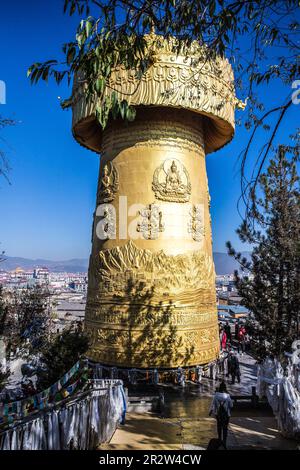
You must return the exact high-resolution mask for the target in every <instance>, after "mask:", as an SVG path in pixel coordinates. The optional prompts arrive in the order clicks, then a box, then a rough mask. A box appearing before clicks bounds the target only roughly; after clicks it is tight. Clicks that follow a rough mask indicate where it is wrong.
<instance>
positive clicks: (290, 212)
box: [227, 146, 300, 360]
mask: <svg viewBox="0 0 300 470" xmlns="http://www.w3.org/2000/svg"><path fill="white" fill-rule="evenodd" d="M289 150H291V149H289V148H288V147H283V146H280V147H279V149H278V151H277V153H276V155H275V158H274V159H272V160H271V161H270V165H269V167H268V168H267V171H266V172H265V173H264V174H262V175H261V176H260V178H259V185H260V195H258V196H255V198H254V199H253V205H252V207H251V214H250V215H251V217H250V218H249V220H248V221H243V223H242V224H241V226H240V228H239V229H238V231H237V232H238V234H239V237H240V239H241V241H242V242H246V243H249V244H251V245H252V246H253V251H252V255H251V261H250V262H247V260H245V259H243V257H242V256H241V254H240V253H237V252H236V251H235V250H234V249H233V248H232V246H231V244H230V243H229V242H228V243H227V247H228V251H229V254H230V255H232V256H234V257H235V259H236V260H237V261H238V262H239V263H240V265H241V269H242V270H243V271H244V276H241V275H239V273H238V272H236V273H235V280H236V286H237V289H238V293H239V295H240V296H241V297H243V304H244V305H245V306H246V307H247V308H248V309H249V310H250V311H251V312H252V315H251V317H250V321H249V325H248V327H249V330H250V333H251V335H252V339H253V350H254V353H255V355H256V357H257V359H259V360H261V359H263V358H265V357H266V356H267V355H269V354H272V355H274V356H277V357H278V356H281V355H283V354H284V352H289V351H290V350H291V344H292V342H293V341H294V340H295V339H297V338H299V334H300V323H299V321H300V317H299V305H300V193H299V177H298V176H297V167H296V164H297V161H298V158H299V148H298V152H295V151H294V149H292V150H293V154H292V156H291V157H290V158H288V157H287V154H288V152H289ZM247 272H250V275H248V274H247Z"/></svg>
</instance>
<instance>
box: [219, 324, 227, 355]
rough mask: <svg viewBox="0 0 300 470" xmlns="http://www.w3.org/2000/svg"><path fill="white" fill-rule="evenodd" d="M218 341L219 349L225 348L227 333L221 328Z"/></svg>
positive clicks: (223, 349)
mask: <svg viewBox="0 0 300 470" xmlns="http://www.w3.org/2000/svg"><path fill="white" fill-rule="evenodd" d="M220 343H221V351H225V350H226V345H227V335H226V332H225V330H223V328H222V329H221V331H220Z"/></svg>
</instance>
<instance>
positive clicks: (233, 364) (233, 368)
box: [227, 351, 241, 385]
mask: <svg viewBox="0 0 300 470" xmlns="http://www.w3.org/2000/svg"><path fill="white" fill-rule="evenodd" d="M227 364H228V365H227V367H228V369H227V370H228V373H227V376H228V375H231V383H232V385H234V384H235V379H237V381H238V383H240V382H241V372H240V363H239V360H238V358H237V356H236V354H235V353H234V352H233V351H230V353H229V357H228V363H227Z"/></svg>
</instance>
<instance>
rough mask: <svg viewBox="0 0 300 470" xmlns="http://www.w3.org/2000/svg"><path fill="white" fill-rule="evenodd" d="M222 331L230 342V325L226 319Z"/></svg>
mask: <svg viewBox="0 0 300 470" xmlns="http://www.w3.org/2000/svg"><path fill="white" fill-rule="evenodd" d="M224 331H225V333H226V336H227V343H230V344H231V328H230V325H229V322H228V321H227V322H226V323H225V326H224Z"/></svg>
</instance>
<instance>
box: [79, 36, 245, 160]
mask: <svg viewBox="0 0 300 470" xmlns="http://www.w3.org/2000/svg"><path fill="white" fill-rule="evenodd" d="M145 40H146V42H147V44H148V48H149V52H150V57H151V65H150V66H149V67H148V69H147V71H146V72H145V73H144V74H143V75H142V77H138V75H137V73H136V71H135V70H126V68H125V67H124V66H122V65H119V66H117V67H115V69H114V70H113V71H112V73H111V76H110V79H109V83H108V86H107V87H106V89H105V94H106V95H108V96H110V95H111V94H112V92H113V91H115V92H116V93H117V95H118V97H119V99H120V100H127V102H128V103H129V104H131V105H133V106H137V107H138V106H146V107H148V106H151V107H160V108H163V107H168V108H181V109H186V110H189V111H191V112H193V113H197V114H201V115H202V116H204V119H203V127H204V140H205V151H206V153H209V152H213V151H215V150H218V149H219V148H221V147H223V146H224V145H225V144H226V143H227V142H229V141H230V140H231V139H232V137H233V134H234V111H235V108H236V107H243V105H242V103H241V102H240V101H239V100H238V99H237V98H236V96H235V90H234V84H233V72H232V68H231V65H230V64H229V62H228V60H227V59H224V58H222V57H219V56H214V57H213V56H212V55H211V54H210V53H209V51H208V49H207V48H206V47H205V46H203V45H200V44H199V43H198V42H197V41H192V42H191V43H190V44H188V43H187V42H184V41H181V42H180V41H179V40H178V39H177V38H174V37H169V38H163V37H162V36H158V35H156V34H155V33H154V32H151V33H149V34H148V35H146V36H145ZM84 86H85V84H84V80H80V79H79V77H75V81H74V87H73V134H74V137H75V138H76V139H77V141H78V142H79V143H81V144H82V145H84V146H86V147H88V148H89V149H91V150H95V151H97V152H99V151H101V129H100V126H99V124H98V123H97V120H96V117H95V107H96V105H97V101H96V100H95V102H94V103H93V104H91V103H87V102H86V99H85V94H84V92H83V89H84ZM99 131H100V132H99ZM99 134H100V137H99Z"/></svg>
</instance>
